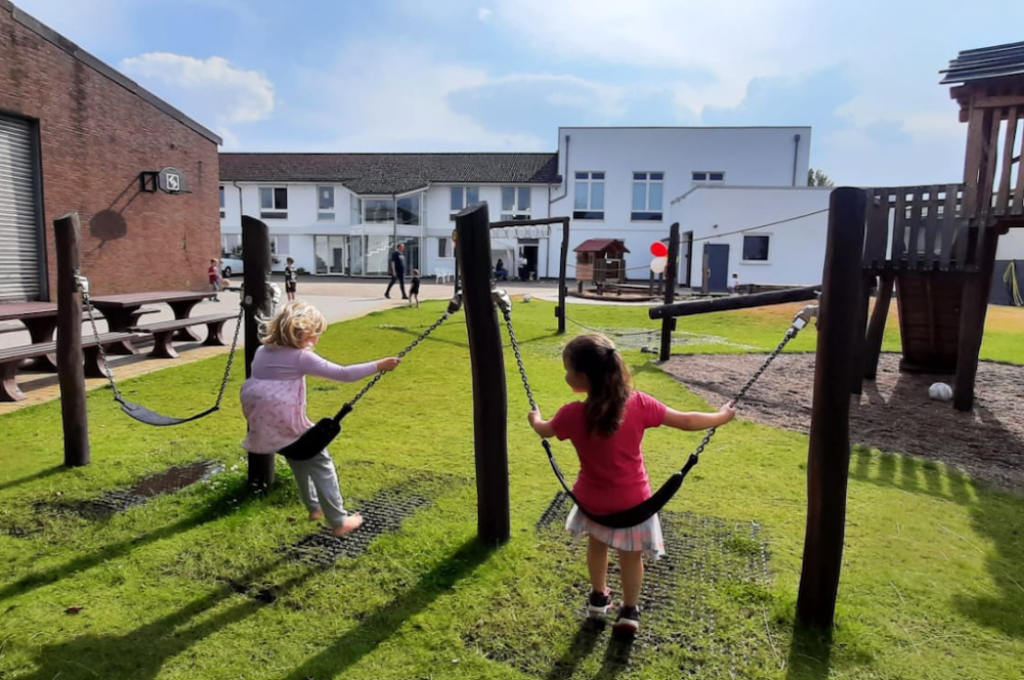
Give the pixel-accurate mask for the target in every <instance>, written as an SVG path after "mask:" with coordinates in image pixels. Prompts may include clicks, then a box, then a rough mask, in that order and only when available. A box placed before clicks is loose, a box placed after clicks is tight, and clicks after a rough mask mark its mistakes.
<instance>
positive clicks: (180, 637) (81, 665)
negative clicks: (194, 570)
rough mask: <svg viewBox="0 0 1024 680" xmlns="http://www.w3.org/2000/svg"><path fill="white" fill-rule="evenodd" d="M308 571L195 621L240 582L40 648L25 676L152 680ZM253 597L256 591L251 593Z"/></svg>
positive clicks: (256, 574) (252, 576)
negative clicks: (157, 613)
mask: <svg viewBox="0 0 1024 680" xmlns="http://www.w3.org/2000/svg"><path fill="white" fill-rule="evenodd" d="M279 564H280V561H274V562H270V563H268V564H266V565H263V566H261V567H259V568H257V569H254V570H252V571H251V572H249V573H248V574H246V575H245V577H244V580H245V581H247V582H253V581H258V580H260V579H262V577H264V576H266V575H267V574H268V573H269V572H270V571H272V570H273V569H274V568H275V567H276V566H278V565H279ZM309 571H310V570H304V571H303V573H301V574H298V575H296V576H294V577H292V578H290V579H288V580H287V581H285V582H284V583H282V584H280V585H277V586H272V587H270V588H265V589H262V590H260V591H258V593H256V594H255V595H254V596H252V597H251V598H250V599H247V600H246V601H245V602H242V603H239V604H238V605H235V606H233V607H231V608H230V609H227V610H225V611H223V612H221V613H218V614H216V615H214V616H211V617H209V618H207V619H204V620H202V621H201V622H199V623H195V624H191V622H192V621H193V619H196V618H197V617H199V616H200V615H202V614H203V613H204V612H207V611H209V610H210V609H213V608H214V607H216V606H217V605H218V604H220V603H221V602H223V601H225V600H227V599H228V598H230V597H232V596H233V595H237V594H239V593H241V592H245V589H244V588H242V587H240V586H239V585H237V584H231V585H225V586H222V587H221V588H219V589H218V590H216V591H214V592H212V593H210V594H208V595H205V596H203V597H201V598H199V599H197V600H194V601H193V602H191V603H190V604H188V605H187V606H185V607H183V608H182V609H180V610H178V611H176V612H174V613H173V614H169V615H167V616H164V617H162V618H160V619H157V620H156V621H153V622H152V623H148V624H146V625H144V626H142V627H140V628H137V629H135V630H133V631H131V632H130V633H126V634H124V635H96V634H86V635H81V636H78V637H75V638H72V639H71V640H69V641H67V642H62V643H59V644H54V645H45V646H43V647H41V648H40V649H39V653H38V657H39V665H38V668H37V670H36V672H35V673H34V674H32V675H30V676H28V677H27V678H26V680H53V679H54V678H57V677H60V678H68V679H70V678H76V677H82V678H103V679H104V680H150V679H151V678H155V677H157V676H158V675H159V674H160V671H161V669H162V668H163V666H164V665H165V664H166V663H167V661H168V660H169V659H173V658H174V657H176V656H178V655H179V654H181V653H183V652H184V651H186V650H187V649H188V648H189V647H191V646H192V645H194V644H195V643H197V642H200V641H202V640H203V639H204V638H206V637H208V636H210V635H212V634H214V633H216V632H217V631H218V630H220V629H222V628H225V627H227V626H230V625H233V624H235V623H238V622H239V621H242V620H244V619H246V618H248V617H249V616H252V615H253V614H255V613H256V612H257V611H259V609H261V608H262V607H264V606H266V605H267V604H270V603H271V602H273V601H275V600H276V599H277V597H279V596H280V595H281V594H283V593H286V592H288V591H289V590H291V589H292V588H294V587H295V586H296V585H298V584H299V583H302V582H305V581H308V580H309V577H310V573H309ZM250 595H252V593H250Z"/></svg>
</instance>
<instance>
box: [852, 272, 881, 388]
mask: <svg viewBox="0 0 1024 680" xmlns="http://www.w3.org/2000/svg"><path fill="white" fill-rule="evenodd" d="M861 266H863V264H862V265H861ZM875 280H876V279H875V276H874V275H873V274H868V273H866V272H863V271H862V273H861V275H860V299H859V300H858V301H857V307H856V311H855V313H856V315H857V326H856V328H854V331H853V332H854V335H855V339H856V343H855V344H854V347H853V354H852V355H851V356H850V363H852V364H853V371H852V372H851V373H850V394H857V395H859V394H861V393H862V392H863V386H864V359H865V356H866V353H867V351H866V349H867V330H868V310H869V308H870V307H871V294H870V289H871V287H872V286H873V285H874V283H875Z"/></svg>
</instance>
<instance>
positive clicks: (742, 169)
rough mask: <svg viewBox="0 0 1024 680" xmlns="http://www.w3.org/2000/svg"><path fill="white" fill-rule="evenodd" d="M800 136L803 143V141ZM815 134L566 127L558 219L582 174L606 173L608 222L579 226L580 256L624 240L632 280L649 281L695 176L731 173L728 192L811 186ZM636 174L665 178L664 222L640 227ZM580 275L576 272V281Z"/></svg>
mask: <svg viewBox="0 0 1024 680" xmlns="http://www.w3.org/2000/svg"><path fill="white" fill-rule="evenodd" d="M797 135H799V136H800V139H799V142H797V141H796V140H795V137H796V136H797ZM810 142H811V129H810V128H809V127H786V128H559V134H558V152H559V163H560V167H559V172H560V174H561V175H562V176H563V178H564V181H565V183H566V184H565V185H562V186H559V187H555V188H554V189H553V191H552V194H553V198H554V199H555V201H554V203H553V205H552V214H554V215H570V216H571V215H572V213H573V206H574V204H575V181H574V177H575V173H576V172H577V171H579V172H583V171H591V172H594V171H596V172H604V173H605V198H604V219H603V220H581V219H574V220H573V222H572V232H571V236H570V244H569V252H570V265H571V264H574V263H575V257H574V256H573V255H572V249H573V248H574V247H576V246H577V245H579V244H580V243H582V242H583V241H585V240H587V239H589V238H618V239H622V240H624V241H625V243H626V247H627V248H628V249H629V250H630V253H629V254H627V255H626V266H627V268H628V269H629V270H630V271H629V272H628V275H629V276H630V277H631V278H639V279H646V278H647V277H648V274H647V271H646V270H645V267H647V265H649V264H650V259H651V256H650V253H649V246H650V244H651V242H652V241H657V240H661V239H664V238H667V237H668V232H669V226H670V225H671V224H672V222H673V218H672V217H671V216H670V201H671V199H672V198H674V197H677V196H680V195H682V194H684V193H685V192H687V191H689V190H690V189H692V188H693V187H694V186H695V184H694V182H693V174H692V173H693V172H699V171H714V172H724V173H725V180H724V185H726V186H728V185H734V186H776V187H790V186H792V185H793V181H794V170H795V177H796V184H797V185H798V186H805V185H806V183H807V169H808V165H809V162H810ZM634 172H663V173H665V176H664V191H663V200H662V213H663V218H662V220H661V221H660V222H653V221H636V222H634V221H632V220H631V219H630V217H631V216H630V213H631V212H632V191H633V173H634ZM559 247H560V239H558V240H555V239H553V240H552V243H551V249H552V254H551V258H552V261H551V270H552V271H557V267H558V263H557V260H558V249H559ZM572 271H573V269H572V268H570V274H571V273H572Z"/></svg>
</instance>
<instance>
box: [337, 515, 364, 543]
mask: <svg viewBox="0 0 1024 680" xmlns="http://www.w3.org/2000/svg"><path fill="white" fill-rule="evenodd" d="M361 526H363V516H362V515H360V514H359V513H358V512H357V513H355V514H354V515H349V516H348V517H346V518H345V521H344V522H342V524H341V526H340V527H334V528H333V529H331V535H332V536H337V537H341V536H344V535H345V534H348V533H351V532H353V531H355V530H356V529H358V528H359V527H361Z"/></svg>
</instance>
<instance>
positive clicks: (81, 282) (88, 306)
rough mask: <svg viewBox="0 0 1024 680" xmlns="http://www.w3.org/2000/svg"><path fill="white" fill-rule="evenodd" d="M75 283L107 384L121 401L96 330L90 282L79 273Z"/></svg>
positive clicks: (117, 399)
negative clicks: (90, 297)
mask: <svg viewBox="0 0 1024 680" xmlns="http://www.w3.org/2000/svg"><path fill="white" fill-rule="evenodd" d="M75 283H77V284H78V288H79V290H81V291H82V304H83V305H85V311H86V314H88V315H89V324H90V325H91V326H92V334H93V337H94V338H95V339H96V348H97V349H98V350H99V353H100V360H101V361H102V362H103V375H105V376H106V377H107V382H109V383H110V389H111V391H112V392H113V393H114V399H115V400H116V401H118V402H120V401H121V391H120V390H119V389H117V383H115V382H114V372H113V371H112V370H110V360H109V359H107V350H106V349H104V347H103V342H102V341H101V340H100V331H99V329H98V328H96V316H95V315H94V314H93V308H92V300H90V299H89V281H88V279H86V278H85V277H84V276H82V275H81V274H79V273H77V272H76V273H75Z"/></svg>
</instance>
